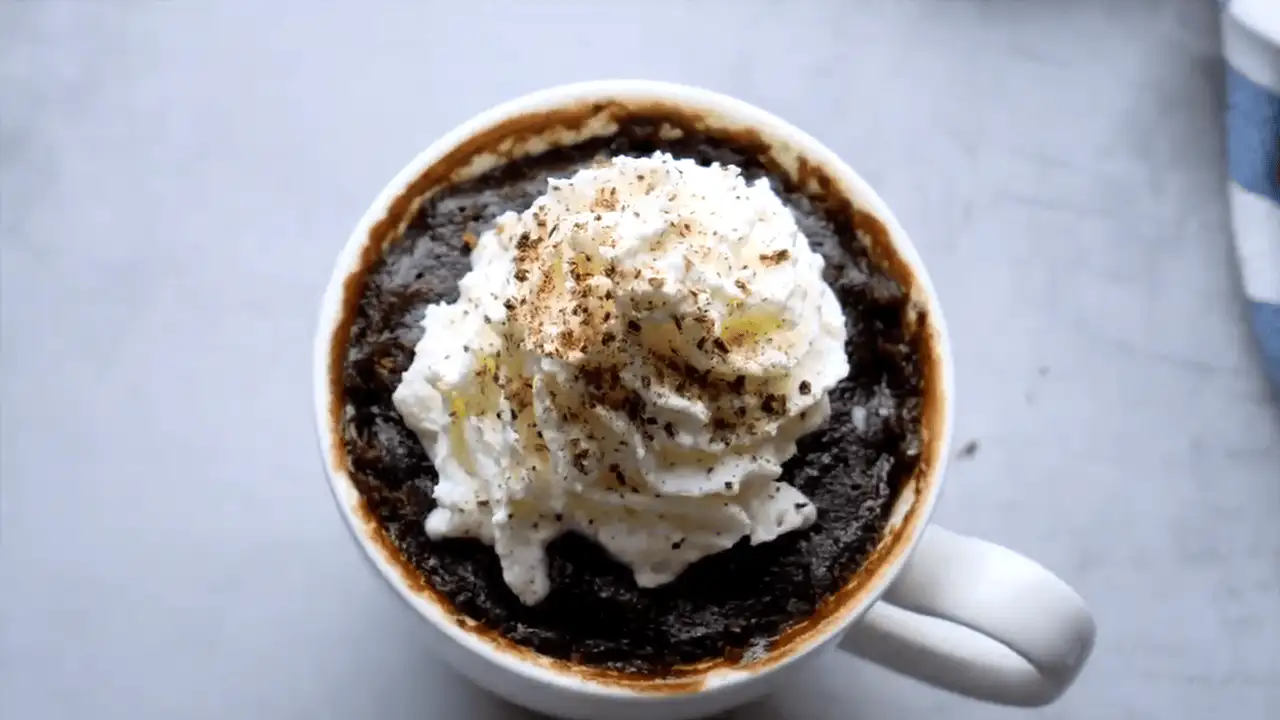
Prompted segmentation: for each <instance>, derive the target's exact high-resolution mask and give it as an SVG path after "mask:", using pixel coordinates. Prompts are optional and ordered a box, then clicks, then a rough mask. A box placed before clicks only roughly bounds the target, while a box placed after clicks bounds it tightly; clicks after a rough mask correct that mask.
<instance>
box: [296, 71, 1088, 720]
mask: <svg viewBox="0 0 1280 720" xmlns="http://www.w3.org/2000/svg"><path fill="white" fill-rule="evenodd" d="M637 114H644V115H645V116H648V117H652V116H655V115H656V116H659V117H679V118H681V119H682V121H684V122H687V123H693V124H694V125H696V126H697V127H699V128H706V129H708V130H710V131H711V132H713V133H725V134H735V133H737V134H742V133H746V134H749V135H750V136H751V137H752V138H754V139H755V140H756V141H757V143H763V145H764V146H765V147H767V148H768V154H769V155H770V160H771V161H772V162H773V163H774V164H775V165H777V166H779V167H781V168H782V170H783V171H785V172H787V173H788V174H789V175H790V176H791V177H792V179H793V180H795V181H796V182H797V183H800V184H801V185H802V186H803V185H804V184H805V183H811V184H815V185H816V186H821V188H822V189H823V191H825V192H837V193H841V194H842V195H843V197H844V198H846V199H847V200H848V201H850V202H852V204H853V207H854V208H856V209H857V212H858V217H859V218H861V220H860V221H859V223H858V229H859V231H860V235H863V236H864V237H865V238H866V239H867V240H868V242H869V243H870V244H871V246H872V247H871V250H872V257H873V258H876V261H877V262H879V263H882V264H884V265H885V266H887V267H888V269H889V270H890V272H891V274H893V275H895V279H898V280H899V281H900V282H902V284H903V286H904V287H905V288H907V290H908V292H909V294H910V299H911V303H912V307H914V308H915V309H916V310H918V316H919V318H921V321H922V322H924V323H925V324H926V326H925V328H924V330H925V333H924V336H925V337H926V338H927V342H926V345H927V348H926V349H927V352H926V353H925V355H927V356H928V357H926V358H925V360H926V362H925V366H926V368H925V398H924V407H925V410H924V413H923V423H924V428H923V430H924V437H925V443H924V448H923V449H922V453H921V456H920V463H919V467H918V469H917V471H916V473H915V475H914V476H913V477H912V478H911V481H910V482H909V483H907V486H906V487H905V488H904V489H903V490H902V491H901V492H900V493H899V495H898V497H897V498H896V499H895V503H894V508H893V511H892V514H891V517H890V521H889V523H888V527H887V528H886V530H885V532H884V533H883V536H882V539H881V541H880V543H879V546H878V548H877V550H876V551H875V552H874V553H873V557H872V559H871V561H869V562H867V563H866V564H865V565H864V567H862V568H861V569H860V570H859V571H858V572H857V573H855V576H854V577H853V578H852V579H851V580H850V581H849V583H848V584H847V585H846V586H845V588H844V589H843V590H841V591H840V592H839V593H837V594H836V595H835V596H834V597H832V598H830V599H829V600H828V601H827V602H825V603H824V605H823V608H822V609H821V611H820V612H819V613H818V615H816V616H815V617H814V618H811V619H810V620H808V621H806V622H805V623H802V625H801V626H800V627H797V628H796V629H794V630H792V631H788V633H787V634H786V639H785V641H783V640H781V639H780V640H779V641H778V642H776V643H774V645H773V646H772V647H771V648H770V650H769V651H768V652H767V653H765V654H764V656H763V657H759V658H755V659H753V660H751V661H750V662H738V663H729V662H727V661H726V662H724V663H710V664H708V665H707V666H706V667H699V668H695V669H691V670H688V671H685V672H681V673H679V674H678V675H673V676H671V677H663V678H652V677H650V678H636V677H626V676H621V675H616V674H610V673H606V672H603V671H600V670H599V669H595V668H590V667H585V666H581V665H574V664H572V663H568V662H565V661H558V660H554V659H551V658H547V657H545V656H541V655H538V654H536V653H533V652H532V651H529V650H527V649H525V648H520V647H517V646H515V645H514V644H512V643H510V642H507V641H504V640H502V639H501V638H495V637H493V636H492V635H491V634H486V633H484V632H481V631H480V628H477V627H475V623H474V622H473V621H470V620H469V619H467V618H465V617H462V616H461V615H460V614H459V613H457V612H455V611H454V610H453V609H452V607H450V605H449V603H448V602H447V601H446V600H444V599H443V598H442V597H441V596H439V595H438V594H436V593H435V592H434V591H432V590H431V588H430V587H429V586H428V585H427V584H426V583H425V581H424V580H423V579H422V577H421V575H420V574H419V573H418V572H417V571H416V570H415V569H414V568H412V567H411V566H409V565H408V564H407V563H406V562H405V561H404V559H403V558H402V557H400V555H399V553H398V552H397V551H396V549H395V548H394V546H393V545H392V544H391V543H390V541H389V539H388V538H387V536H386V533H385V531H383V530H382V528H381V527H379V525H378V524H377V522H376V521H375V520H374V519H373V518H372V516H371V515H370V513H369V511H368V508H367V507H366V506H365V503H364V501H363V500H362V498H361V496H360V494H359V492H358V491H357V489H356V487H355V485H354V484H353V482H352V480H351V477H350V475H349V464H348V458H347V455H346V449H345V446H344V443H343V439H342V432H341V428H342V422H343V418H342V403H343V392H342V364H343V359H344V358H345V349H346V343H347V339H348V333H349V331H350V314H351V313H352V312H353V310H354V304H355V303H356V302H357V301H358V296H359V293H360V289H361V287H362V285H363V278H364V274H365V272H367V270H368V268H369V266H370V265H371V264H372V263H373V262H375V261H376V260H377V258H378V257H379V256H380V254H381V250H382V248H384V247H385V246H386V244H387V243H389V242H394V241H395V240H396V239H397V238H398V237H399V234H400V232H401V231H402V230H403V227H404V224H405V223H406V222H407V221H408V219H409V217H410V216H412V215H413V213H414V212H416V210H417V209H418V207H419V206H420V204H421V202H422V200H423V198H424V197H426V196H428V195H430V193H431V192H433V191H434V190H436V189H438V188H440V187H442V186H445V185H448V184H451V183H455V182H458V181H460V180H464V179H467V178H470V177H475V176H476V175H479V174H480V173H482V172H484V171H485V170H488V169H490V168H492V167H495V166H497V165H499V164H501V163H502V162H505V161H507V160H509V159H511V158H513V157H520V156H527V155H532V154H536V153H538V152H541V151H544V150H546V149H547V148H549V147H555V146H564V145H570V144H573V143H576V142H580V141H582V140H584V139H587V138H590V137H598V136H604V135H609V134H612V132H613V131H614V130H616V128H617V123H618V122H619V121H620V120H624V119H625V118H626V117H628V116H634V115H637ZM863 221H865V222H866V223H867V227H866V228H864V227H862V222H863ZM864 230H865V231H866V232H865V233H863V232H862V231H864ZM314 381H315V385H314V393H315V411H316V424H317V425H316V426H317V431H318V434H319V440H320V446H321V450H322V453H323V457H324V463H325V469H326V471H327V474H328V478H329V483H330V487H331V489H332V491H333V495H334V498H335V499H336V501H337V504H338V506H339V508H340V511H341V513H342V516H343V517H344V518H345V519H346V522H347V524H348V526H349V528H350V529H351V531H352V533H353V535H354V536H355V538H356V540H357V542H358V543H359V544H360V546H361V547H362V548H363V549H364V551H365V554H366V556H367V557H368V558H369V559H370V560H371V561H372V563H373V565H374V566H375V567H376V568H377V570H378V572H379V573H380V574H381V575H382V576H383V577H384V578H385V579H386V581H387V582H388V583H389V584H390V585H391V586H392V587H393V588H394V589H395V590H396V591H397V592H398V594H399V595H400V596H401V598H403V599H404V600H405V601H406V602H407V603H408V604H409V605H410V606H411V607H413V608H414V609H415V610H416V611H417V612H418V613H419V614H420V615H421V616H422V617H423V618H424V619H425V620H426V621H427V622H426V623H425V627H426V628H427V633H426V635H427V637H428V639H429V641H430V642H431V644H432V648H433V650H434V651H435V652H436V654H438V655H439V656H440V657H441V658H442V659H443V660H445V661H446V662H448V663H449V664H451V665H452V666H453V667H455V668H456V669H457V670H459V671H460V672H461V673H463V674H464V675H466V676H467V677H469V678H470V679H472V680H473V681H475V682H476V683H478V684H479V685H481V686H483V687H485V688H487V689H488V690H490V691H492V692H494V693H496V694H498V695H500V696H502V697H504V698H506V699H508V700H510V701H512V702H514V703H516V704H519V705H522V706H525V707H528V708H531V709H533V710H537V711H539V712H543V713H548V714H551V715H557V716H562V717H570V718H598V717H611V718H619V719H626V718H637V719H639V718H644V719H645V720H678V719H680V718H692V717H699V716H705V715H709V714H713V713H716V712H720V711H722V710H725V709H728V708H731V707H733V706H736V705H740V704H742V703H745V702H748V701H750V700H752V699H755V698H757V697H759V696H761V695H763V694H764V693H767V692H768V691H769V690H770V689H772V688H774V687H778V685H779V683H783V682H786V679H787V678H788V677H794V676H795V673H797V672H799V671H800V670H801V669H802V668H803V667H804V666H805V664H806V663H808V662H812V661H813V660H814V659H816V657H817V656H819V655H820V654H821V652H822V651H823V650H825V649H828V648H832V647H837V646H838V647H840V648H842V649H845V650H848V651H850V652H853V653H855V654H857V655H859V656H862V657H864V658H867V659H869V660H871V661H872V662H875V663H879V664H881V665H884V666H886V667H888V668H891V669H893V670H896V671H898V672H901V673H903V674H906V675H909V676H912V677H915V678H918V679H920V680H922V681H924V682H927V683H930V684H932V685H935V686H938V687H940V688H944V689H947V690H950V691H953V692H957V693H962V694H964V695H968V696H971V697H974V698H979V699H982V700H986V701H990V702H996V703H1003V704H1009V705H1022V706H1034V705H1043V704H1047V703H1050V702H1052V701H1053V700H1055V699H1056V698H1057V697H1058V696H1059V695H1061V694H1062V693H1063V692H1064V691H1065V690H1066V689H1067V687H1069V686H1070V685H1071V683H1072V682H1073V681H1074V680H1075V678H1076V676H1077V675H1078V674H1079V672H1080V670H1081V668H1082V667H1083V665H1084V663H1085V661H1086V659H1087V658H1088V655H1089V653H1090V651H1091V650H1092V648H1093V643H1094V635H1095V626H1094V621H1093V618H1092V616H1091V615H1090V613H1089V611H1088V609H1087V608H1086V606H1085V603H1084V601H1083V600H1082V599H1081V598H1080V596H1079V595H1077V594H1076V593H1075V592H1074V591H1073V590H1072V589H1071V588H1070V587H1069V586H1067V585H1066V584H1065V583H1064V582H1063V581H1062V580H1060V579H1059V578H1057V577H1056V576H1055V575H1053V574H1052V573H1050V572H1049V571H1047V570H1045V569H1044V568H1043V567H1041V566H1040V565H1038V564H1036V563H1035V562H1033V561H1031V560H1029V559H1027V558H1025V557H1023V556H1021V555H1019V554H1017V553H1015V552H1013V551H1011V550H1008V549H1005V548H1003V547H1000V546H998V545H994V544H991V543H989V542H986V541H983V540H978V539H975V538H971V537H966V536H962V535H957V534H955V533H952V532H949V531H947V530H944V529H942V528H940V527H937V526H931V525H929V524H928V521H929V517H930V515H931V513H932V511H933V507H934V504H935V501H936V500H937V497H938V493H939V490H940V489H941V486H942V478H943V474H944V471H945V465H946V458H947V456H948V453H949V447H950V439H951V425H952V402H953V392H954V383H953V367H952V357H951V349H950V344H949V341H948V337H947V330H946V326H945V323H944V320H943V316H942V312H941V308H940V306H939V303H938V298H937V295H936V293H935V292H934V289H933V285H932V283H931V282H930V280H929V275H928V273H927V272H926V270H925V267H924V265H923V263H922V261H921V259H920V257H919V254H918V253H917V251H916V249H915V247H914V246H913V245H912V243H911V241H910V239H909V238H908V236H907V234H906V232H905V231H904V230H903V229H902V227H901V226H900V225H899V224H898V222H897V220H896V218H894V216H893V213H892V212H890V210H889V208H888V207H887V206H886V205H885V203H884V202H883V201H882V200H881V199H880V197H879V196H878V195H877V194H876V193H875V191H874V190H873V189H872V188H871V186H870V185H868V184H867V182H866V181H865V180H863V179H862V177H861V176H859V175H858V174H857V173H856V172H854V171H853V169H852V168H850V167H849V166H848V165H847V164H845V163H844V162H843V161H842V160H840V158H838V157H837V156H836V155H835V154H834V153H833V152H832V151H831V150H829V149H828V148H826V147H825V146H823V145H822V144H821V143H819V142H818V141H817V140H815V139H814V138H812V137H811V136H809V135H807V134H805V133H804V132H802V131H800V130H799V129H797V128H795V127H793V126H792V125H790V124H788V123H787V122H785V121H783V120H781V119H780V118H777V117H775V116H773V115H771V114H769V113H767V112H765V111H763V110H761V109H759V108H756V107H753V106H751V105H748V104H747V103H744V102H742V101H739V100H736V99H733V98H730V97H726V96H724V95H720V94H717V93H714V92H711V91H708V90H703V89H699V88H693V87H687V86H682V85H674V84H670V83H661V82H652V81H639V80H608V81H595V82H586V83H578V84H573V85H565V86H560V87H554V88H550V89H547V90H542V91H539V92H535V93H532V94H530V95H526V96H524V97H521V98H518V99H515V100H512V101H509V102H507V103H504V104H502V105H499V106H497V107H495V108H492V109H490V110H488V111H486V112H483V113H481V114H480V115H477V116H476V117H474V118H472V119H471V120H469V121H467V122H466V123H464V124H462V125H461V126H459V127H458V128H456V129H454V130H453V131H452V132H450V133H448V134H447V135H445V136H444V137H443V138H441V139H440V140H438V141H437V142H436V143H434V144H433V145H431V146H430V147H429V148H427V149H426V150H424V151H423V152H422V153H421V154H419V155H418V157H416V158H414V160H413V161H411V162H410V163H409V164H408V165H407V166H406V167H405V168H404V169H403V170H401V171H400V173H399V174H398V175H397V176H396V177H395V178H394V179H392V180H391V182H390V183H388V184H387V186H386V187H385V188H384V189H383V191H382V192H381V194H380V195H379V196H378V198H377V199H376V200H375V201H374V203H373V204H372V205H371V206H370V208H369V209H368V210H367V211H366V213H365V215H364V217H363V218H362V219H361V220H360V222H359V224H358V225H357V227H356V229H355V231H354V232H353V233H352V234H351V236H350V239H349V240H348V241H347V245H346V247H345V248H344V249H343V250H342V253H341V255H340V256H339V257H338V260H337V263H336V265H335V267H334V270H333V275H332V277H331V279H330V281H329V286H328V289H327V290H326V292H325V295H324V299H323V302H322V306H321V310H320V318H319V326H318V329H317V332H316V337H315V347H314Z"/></svg>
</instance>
